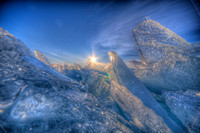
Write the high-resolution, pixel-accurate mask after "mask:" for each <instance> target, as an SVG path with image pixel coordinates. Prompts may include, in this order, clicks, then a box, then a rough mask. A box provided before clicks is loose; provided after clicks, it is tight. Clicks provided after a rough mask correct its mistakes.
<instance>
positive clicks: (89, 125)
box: [0, 28, 139, 133]
mask: <svg viewBox="0 0 200 133" xmlns="http://www.w3.org/2000/svg"><path fill="white" fill-rule="evenodd" d="M0 33H1V35H0V124H1V126H0V132H4V131H6V132H26V133H27V132H37V133H38V132H52V133H55V132H87V131H88V132H120V131H122V132H133V131H136V132H139V130H137V128H136V126H134V125H133V124H131V123H129V122H128V121H126V120H125V119H123V118H122V117H121V116H119V115H117V114H116V113H113V112H111V111H109V110H107V109H106V108H105V107H104V106H102V105H101V104H99V102H98V101H97V99H96V98H95V97H94V96H92V95H91V94H90V93H86V92H84V91H82V89H81V88H82V85H80V84H79V83H77V82H76V81H73V80H71V79H70V78H68V77H66V76H64V75H62V74H60V73H58V72H57V71H55V70H53V69H52V68H50V67H48V66H47V65H45V64H44V63H42V62H40V61H39V60H37V59H36V58H35V57H34V56H33V54H32V53H31V51H30V50H29V49H28V48H27V47H26V46H25V45H24V44H23V43H22V42H21V41H19V40H17V39H16V38H15V37H14V36H13V35H11V34H9V33H8V32H7V31H5V30H3V29H2V28H1V29H0Z"/></svg>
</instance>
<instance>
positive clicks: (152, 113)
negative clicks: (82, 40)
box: [108, 51, 183, 132]
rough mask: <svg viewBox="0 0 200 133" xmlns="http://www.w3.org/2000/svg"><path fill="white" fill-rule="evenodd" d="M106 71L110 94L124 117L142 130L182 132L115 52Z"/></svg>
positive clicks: (111, 55) (112, 53)
mask: <svg viewBox="0 0 200 133" xmlns="http://www.w3.org/2000/svg"><path fill="white" fill-rule="evenodd" d="M109 56H110V57H112V60H111V65H110V68H109V69H108V70H109V71H108V73H109V75H110V78H111V94H112V96H113V97H114V99H115V100H116V102H117V103H118V104H119V106H120V107H121V108H122V110H123V112H124V113H125V115H126V117H127V118H129V120H131V121H133V122H134V123H135V124H136V125H137V126H139V127H140V128H141V129H142V130H143V131H144V132H171V131H173V132H183V131H182V130H181V128H180V127H179V126H178V125H177V124H176V123H175V122H173V121H172V120H171V119H170V118H169V117H168V116H167V112H166V111H165V110H164V109H163V108H162V107H161V106H160V105H159V104H158V102H157V101H156V100H155V99H154V97H153V96H152V94H151V93H150V91H149V90H148V89H147V88H146V87H145V86H144V85H143V84H142V83H141V82H140V81H139V80H138V79H137V78H136V77H135V76H134V75H133V74H132V73H131V71H130V69H129V68H128V67H127V66H126V65H125V63H124V62H123V60H122V59H121V58H120V57H119V55H118V54H117V53H115V52H113V51H112V52H109Z"/></svg>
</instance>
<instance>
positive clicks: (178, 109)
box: [131, 19, 200, 132]
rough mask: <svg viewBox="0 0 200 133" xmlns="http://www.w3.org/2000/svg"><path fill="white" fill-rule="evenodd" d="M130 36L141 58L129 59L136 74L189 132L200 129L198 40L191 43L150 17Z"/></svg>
mask: <svg viewBox="0 0 200 133" xmlns="http://www.w3.org/2000/svg"><path fill="white" fill-rule="evenodd" d="M133 37H134V39H135V42H136V44H137V48H138V51H139V55H140V59H141V61H138V60H132V61H131V63H132V64H133V67H134V73H135V76H136V77H138V78H139V79H140V80H141V81H142V82H143V83H144V84H145V85H146V86H147V87H148V89H149V90H151V91H152V92H153V93H155V95H154V96H155V98H156V99H157V100H158V101H159V102H160V103H161V104H163V105H164V106H165V107H166V108H169V109H167V110H168V113H170V111H171V112H172V113H173V114H175V115H176V117H177V118H178V119H179V120H180V121H181V122H182V124H183V125H184V126H185V127H186V128H187V130H188V131H189V132H199V131H200V128H199V127H200V126H199V121H200V108H199V107H198V106H199V104H200V101H199V96H197V95H196V94H199V92H200V76H199V75H200V67H199V66H200V56H199V55H200V43H195V44H190V43H189V42H187V41H186V40H185V39H183V38H182V37H180V36H178V35H177V34H175V33H174V32H172V31H170V30H169V29H167V28H165V27H164V26H162V25H160V24H159V23H158V22H155V21H153V20H151V19H148V20H144V21H143V22H141V23H140V24H139V25H138V26H137V27H136V28H135V29H134V30H133ZM194 92H195V93H194ZM197 125H198V126H197Z"/></svg>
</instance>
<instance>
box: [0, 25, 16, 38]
mask: <svg viewBox="0 0 200 133" xmlns="http://www.w3.org/2000/svg"><path fill="white" fill-rule="evenodd" d="M0 35H1V36H2V35H3V36H11V37H14V38H16V37H15V36H13V35H12V34H11V33H9V32H8V31H7V30H5V29H3V28H2V27H0Z"/></svg>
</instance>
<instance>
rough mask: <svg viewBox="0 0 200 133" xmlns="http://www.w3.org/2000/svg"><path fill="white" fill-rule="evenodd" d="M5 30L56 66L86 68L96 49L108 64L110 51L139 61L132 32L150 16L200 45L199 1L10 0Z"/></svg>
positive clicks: (2, 8) (2, 14)
mask: <svg viewBox="0 0 200 133" xmlns="http://www.w3.org/2000/svg"><path fill="white" fill-rule="evenodd" d="M0 4H1V5H0V27H3V28H4V29H5V30H7V31H9V32H10V33H11V34H13V35H14V36H16V37H17V38H18V39H20V40H21V41H22V42H24V44H25V45H26V46H27V47H28V48H30V49H31V50H32V51H33V50H34V49H36V50H39V51H41V52H42V53H43V54H44V55H46V56H47V58H48V59H49V61H50V62H51V63H64V62H66V63H68V64H72V63H73V62H76V63H80V64H84V63H85V62H86V61H87V60H88V57H89V56H91V55H92V52H93V51H94V53H95V56H96V57H97V58H98V61H99V62H103V63H106V62H108V60H109V58H108V51H110V50H114V51H116V52H117V53H118V54H119V55H120V56H121V57H122V58H123V59H124V60H125V61H128V60H131V59H138V50H137V48H136V44H135V42H134V39H133V36H132V30H133V29H134V28H135V27H136V26H137V25H138V24H139V23H140V22H141V21H142V20H143V19H144V17H146V16H148V17H150V18H151V19H153V20H155V21H157V22H159V23H160V24H161V25H163V26H165V27H167V28H169V29H170V30H172V31H173V32H175V33H176V34H178V35H180V36H181V37H183V38H185V39H186V40H187V41H188V42H190V43H195V42H200V16H199V15H200V13H199V11H200V10H199V3H198V2H197V0H134V1H131V0H125V1H122V0H117V1H105V0H104V1H98V0H97V1H96V0H94V1H92V0H87V1H77V0H75V1H61V0H58V1H54V0H51V1H45V0H43V1H38V0H37V1H33V0H31V1H30V0H24V1H23V0H21V1H15V0H12V1H7V2H6V1H4V2H1V3H0Z"/></svg>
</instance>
